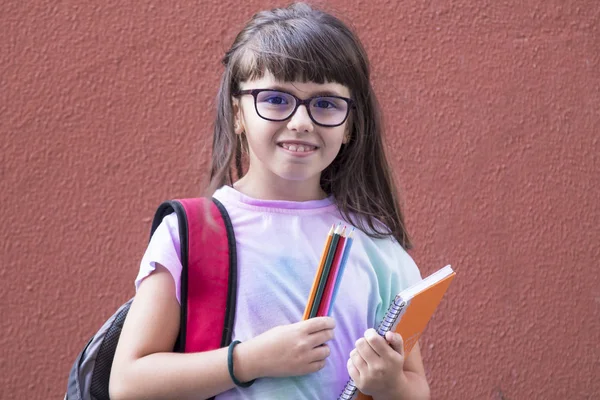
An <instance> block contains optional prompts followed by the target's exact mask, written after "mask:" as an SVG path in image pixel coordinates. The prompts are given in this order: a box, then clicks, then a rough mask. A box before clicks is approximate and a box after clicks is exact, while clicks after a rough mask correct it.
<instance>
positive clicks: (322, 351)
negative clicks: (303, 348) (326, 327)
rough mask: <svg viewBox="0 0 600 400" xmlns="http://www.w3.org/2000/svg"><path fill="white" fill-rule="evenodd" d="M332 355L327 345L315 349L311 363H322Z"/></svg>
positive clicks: (312, 352)
mask: <svg viewBox="0 0 600 400" xmlns="http://www.w3.org/2000/svg"><path fill="white" fill-rule="evenodd" d="M330 354H331V349H330V348H329V346H327V345H326V344H325V345H323V346H319V347H315V348H314V349H313V350H312V351H311V352H310V360H311V362H315V361H322V360H324V359H326V358H327V357H329V355H330Z"/></svg>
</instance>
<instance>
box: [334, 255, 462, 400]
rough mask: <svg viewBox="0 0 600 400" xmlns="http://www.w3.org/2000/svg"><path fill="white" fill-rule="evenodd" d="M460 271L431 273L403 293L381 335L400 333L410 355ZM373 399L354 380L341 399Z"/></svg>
mask: <svg viewBox="0 0 600 400" xmlns="http://www.w3.org/2000/svg"><path fill="white" fill-rule="evenodd" d="M455 275H456V273H455V272H454V271H453V270H452V267H451V266H450V265H447V266H445V267H444V268H442V269H440V270H438V271H437V272H435V273H433V274H431V275H429V276H428V277H427V278H425V279H423V280H422V281H420V282H419V283H417V284H415V285H413V286H411V287H409V288H407V289H405V290H403V291H402V292H400V293H399V294H398V295H397V296H396V298H395V299H394V301H393V302H392V304H391V305H390V306H389V308H388V310H387V312H386V314H385V316H384V318H383V320H382V321H381V323H380V324H379V327H378V328H377V333H378V334H379V335H381V336H383V335H385V334H386V332H388V331H395V332H398V333H399V334H400V335H401V336H402V339H403V340H404V354H405V357H406V356H408V354H409V353H410V351H411V350H412V348H413V346H414V345H415V343H417V341H418V340H419V338H420V337H421V334H422V333H423V331H424V330H425V327H426V326H427V324H428V323H429V320H430V319H431V316H432V315H433V313H434V312H435V310H436V308H437V307H438V305H439V304H440V302H441V300H442V297H444V294H445V293H446V291H447V290H448V287H449V286H450V283H451V282H452V280H453V279H454V277H455ZM353 399H359V400H364V399H371V396H367V395H365V394H363V393H360V391H359V390H358V389H357V388H356V385H355V384H354V381H353V380H352V379H350V380H349V381H348V383H347V384H346V387H345V388H344V390H343V391H342V393H341V394H340V397H338V400H353Z"/></svg>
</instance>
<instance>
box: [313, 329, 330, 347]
mask: <svg viewBox="0 0 600 400" xmlns="http://www.w3.org/2000/svg"><path fill="white" fill-rule="evenodd" d="M333 337H334V333H333V329H326V330H322V331H318V332H315V333H311V334H310V335H308V343H309V344H310V345H311V346H312V347H317V346H320V345H322V344H324V343H327V342H328V341H330V340H331V339H333Z"/></svg>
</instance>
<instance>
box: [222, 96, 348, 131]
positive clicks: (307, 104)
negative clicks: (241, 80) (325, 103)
mask: <svg viewBox="0 0 600 400" xmlns="http://www.w3.org/2000/svg"><path fill="white" fill-rule="evenodd" d="M261 92H280V93H285V94H287V95H290V96H292V97H293V98H294V99H295V100H296V107H294V109H293V110H292V112H291V113H290V115H288V116H287V117H286V118H282V119H272V118H266V117H263V116H262V115H261V114H260V112H259V111H258V104H257V103H258V94H259V93H261ZM246 94H251V95H252V97H254V109H255V110H256V114H258V116H259V117H261V118H262V119H265V120H267V121H273V122H281V121H286V120H288V119H290V118H292V117H293V116H294V114H296V111H298V108H299V107H300V106H302V105H303V106H304V107H306V112H307V113H308V116H309V117H310V119H311V120H312V122H314V123H315V124H316V125H319V126H323V127H326V128H334V127H336V126H340V125H342V124H343V123H344V122H346V120H347V119H348V115H350V108H354V101H353V100H352V99H349V98H347V97H342V96H333V95H327V96H323V95H321V96H313V97H309V98H308V99H304V100H302V99H300V98H298V97H296V96H294V95H293V94H291V93H290V92H286V91H285V90H279V89H247V90H239V91H237V92H235V93H234V94H233V95H234V96H236V97H239V96H242V95H246ZM323 97H333V98H334V99H340V100H344V101H345V102H346V103H348V108H347V109H346V115H345V116H344V119H343V120H342V122H340V123H339V124H334V125H330V124H322V123H320V122H317V121H315V118H314V117H313V115H312V113H311V112H310V102H311V101H313V100H314V99H320V98H323Z"/></svg>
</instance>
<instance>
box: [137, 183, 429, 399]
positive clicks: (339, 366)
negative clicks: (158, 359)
mask: <svg viewBox="0 0 600 400" xmlns="http://www.w3.org/2000/svg"><path fill="white" fill-rule="evenodd" d="M214 197H215V198H216V199H217V200H219V201H220V202H221V203H223V205H224V206H225V207H226V208H227V211H228V213H229V216H230V218H231V222H232V225H233V229H234V232H235V238H236V245H237V261H238V294H237V304H236V311H235V324H234V331H233V340H240V341H246V340H248V339H250V338H252V337H255V336H257V335H260V334H261V333H263V332H265V331H267V330H269V329H271V328H273V327H275V326H278V325H285V324H291V323H295V322H298V321H300V320H302V316H303V313H304V308H305V306H306V302H307V298H308V294H309V292H310V290H311V287H312V283H313V279H314V276H315V273H316V270H317V268H318V264H319V260H320V256H321V252H322V250H323V245H324V243H325V239H326V236H327V233H328V232H329V230H330V228H331V226H332V225H333V224H337V223H338V222H340V221H343V220H342V217H341V215H340V213H339V211H338V208H337V206H336V205H335V204H334V202H333V199H332V198H327V199H323V200H314V201H306V202H292V201H266V200H257V199H253V198H249V197H247V196H245V195H243V194H242V193H240V192H238V191H237V190H235V189H234V188H232V187H230V186H224V187H222V188H220V189H219V190H217V191H216V192H215V194H214ZM354 238H355V239H354V242H353V245H352V249H351V252H350V256H349V258H348V262H347V265H346V270H345V273H344V275H343V277H342V281H341V283H340V287H339V292H338V295H337V298H336V301H335V304H334V306H333V310H332V313H331V316H332V317H333V318H334V319H335V320H336V328H335V338H334V339H333V340H332V341H330V342H329V343H328V344H329V346H330V348H331V355H330V356H329V358H328V359H327V363H326V366H325V367H324V368H323V369H322V370H320V371H318V372H316V373H313V374H309V375H305V376H301V377H293V378H261V379H257V380H256V382H255V383H254V385H252V386H251V387H249V388H234V389H232V390H229V391H227V392H224V393H222V394H220V395H218V396H217V399H218V400H224V399H311V400H313V399H335V398H337V396H338V395H339V394H340V392H341V390H342V389H343V388H344V385H345V384H346V382H347V380H348V372H347V369H346V362H347V360H348V356H349V354H350V351H351V350H352V349H353V348H354V342H355V341H356V340H357V339H358V338H360V337H362V336H363V335H364V332H365V330H367V329H368V328H372V327H375V326H376V325H377V323H378V322H379V320H380V319H381V318H382V316H383V314H384V313H385V311H386V310H387V307H388V305H389V303H390V302H391V301H392V299H393V298H394V296H395V295H396V294H397V293H398V292H400V291H401V290H402V289H404V288H406V287H408V286H409V285H411V284H413V283H415V282H417V281H418V280H420V279H421V276H420V273H419V270H418V268H417V266H416V265H415V263H414V261H413V260H412V258H411V257H410V256H409V255H408V254H407V253H406V251H404V249H402V247H401V246H400V245H399V244H398V243H397V242H396V241H395V240H394V239H392V238H387V239H373V238H370V237H368V236H367V235H365V234H364V233H362V232H360V231H358V230H356V231H355V235H354ZM156 263H159V264H160V265H162V266H164V267H165V268H167V269H168V270H169V271H170V272H171V274H172V275H173V279H174V282H175V286H176V293H177V298H178V300H179V293H180V289H179V277H180V275H181V262H180V254H179V233H178V229H177V217H176V215H175V214H171V215H169V216H167V217H165V218H164V220H163V222H162V224H161V225H160V226H159V227H158V228H157V230H156V231H155V233H154V235H153V237H152V239H151V241H150V244H149V246H148V249H147V250H146V253H145V254H144V257H143V259H142V263H141V267H140V272H139V275H138V277H137V278H136V282H135V283H136V288H137V287H138V286H139V284H140V283H141V282H142V280H143V279H144V278H145V277H146V276H148V275H149V274H150V273H151V272H152V271H153V270H154V268H155V264H156Z"/></svg>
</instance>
